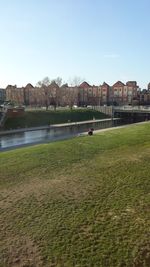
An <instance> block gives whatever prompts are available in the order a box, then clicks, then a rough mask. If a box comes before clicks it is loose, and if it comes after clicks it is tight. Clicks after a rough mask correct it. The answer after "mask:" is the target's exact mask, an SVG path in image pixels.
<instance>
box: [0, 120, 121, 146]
mask: <svg viewBox="0 0 150 267" xmlns="http://www.w3.org/2000/svg"><path fill="white" fill-rule="evenodd" d="M118 125H121V122H120V120H111V119H110V120H102V121H98V122H95V121H93V122H92V123H85V124H78V123H74V124H73V125H70V126H65V127H54V128H53V127H52V128H49V129H42V130H34V131H24V132H20V133H11V134H5V135H0V150H1V151H2V150H5V149H10V148H13V147H14V148H15V147H18V146H25V145H29V144H36V143H46V142H52V141H57V140H63V139H68V138H71V137H74V136H77V135H79V134H81V133H83V132H88V129H89V128H94V130H98V129H104V128H110V127H115V126H118Z"/></svg>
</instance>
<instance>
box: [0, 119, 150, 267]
mask: <svg viewBox="0 0 150 267" xmlns="http://www.w3.org/2000/svg"><path fill="white" fill-rule="evenodd" d="M0 188H1V189H0V196H1V199H0V200H1V201H0V208H1V212H0V214H1V217H0V236H1V238H0V266H2V267H8V266H11V267H14V266H16V267H17V266H28V267H29V266H30V267H31V266H32V267H33V266H35V267H38V266H42V267H50V266H53V267H54V266H55V267H73V266H76V267H92V266H93V267H101V266H103V267H117V266H118V267H123V266H127V267H144V266H146V267H149V266H150V238H149V237H150V236H149V233H150V209H149V208H150V124H149V123H147V124H143V125H140V126H130V127H127V128H124V129H116V130H113V131H109V132H107V133H104V132H103V133H100V134H98V135H94V136H92V137H90V136H86V137H79V138H74V139H71V140H68V141H61V142H57V143H51V144H45V145H37V146H35V147H29V148H22V149H18V150H14V151H10V152H4V153H1V154H0Z"/></svg>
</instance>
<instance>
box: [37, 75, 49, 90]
mask: <svg viewBox="0 0 150 267" xmlns="http://www.w3.org/2000/svg"><path fill="white" fill-rule="evenodd" d="M50 83H51V80H50V78H49V77H48V76H47V77H45V78H44V79H43V80H41V81H38V83H37V84H36V85H37V86H38V87H42V86H43V85H44V86H48V85H50Z"/></svg>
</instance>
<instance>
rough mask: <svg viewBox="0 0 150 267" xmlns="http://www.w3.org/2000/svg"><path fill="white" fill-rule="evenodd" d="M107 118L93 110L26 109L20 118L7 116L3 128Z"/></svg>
mask: <svg viewBox="0 0 150 267" xmlns="http://www.w3.org/2000/svg"><path fill="white" fill-rule="evenodd" d="M93 117H95V119H103V118H107V117H108V116H106V115H105V114H103V113H100V112H98V111H94V110H87V109H76V110H72V111H71V110H58V111H26V113H25V116H23V117H20V118H9V119H7V120H6V122H5V129H15V128H18V127H19V128H24V127H35V126H43V125H49V124H57V123H65V122H68V120H70V121H72V122H74V121H84V120H92V119H93Z"/></svg>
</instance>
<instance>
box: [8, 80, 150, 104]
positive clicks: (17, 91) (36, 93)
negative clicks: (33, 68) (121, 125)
mask: <svg viewBox="0 0 150 267" xmlns="http://www.w3.org/2000/svg"><path fill="white" fill-rule="evenodd" d="M149 96H150V84H149V85H148V90H143V91H140V90H139V87H138V85H137V82H136V81H128V82H127V83H126V84H124V83H122V82H121V81H118V82H116V83H115V84H113V85H112V86H110V85H109V84H107V83H106V82H104V83H103V84H102V85H100V86H95V85H90V84H89V83H87V82H83V83H81V84H80V85H79V86H78V87H77V86H75V87H70V86H68V84H64V85H63V86H61V87H59V86H58V85H57V84H56V83H55V82H52V83H51V84H50V85H48V86H46V85H42V86H41V87H34V86H33V85H32V84H30V83H29V84H27V85H26V86H25V87H20V88H18V87H17V86H16V85H15V86H12V85H8V86H7V88H6V100H10V101H12V102H14V103H15V104H16V105H24V104H25V105H30V106H39V107H41V106H45V107H47V108H48V106H50V105H52V106H54V107H57V106H59V105H60V106H66V105H70V106H71V105H78V106H87V105H92V106H97V105H112V104H114V105H126V104H134V103H139V104H140V103H142V104H144V103H146V104H148V103H149V102H150V97H149Z"/></svg>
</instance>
